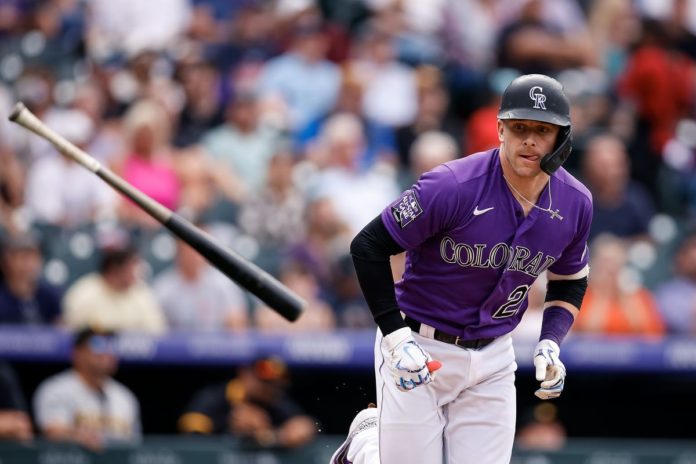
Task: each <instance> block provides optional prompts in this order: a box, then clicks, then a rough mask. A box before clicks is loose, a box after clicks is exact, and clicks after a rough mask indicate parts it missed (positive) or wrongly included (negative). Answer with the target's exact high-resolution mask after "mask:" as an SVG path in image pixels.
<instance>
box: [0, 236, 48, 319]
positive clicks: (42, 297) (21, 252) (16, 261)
mask: <svg viewBox="0 0 696 464" xmlns="http://www.w3.org/2000/svg"><path fill="white" fill-rule="evenodd" d="M42 264H43V259H42V254H41V250H40V249H39V242H38V239H37V238H36V237H34V236H33V235H31V234H30V233H22V234H12V235H7V236H6V237H4V240H2V242H1V249H0V324H27V325H35V324H52V323H54V322H56V321H57V320H58V317H59V316H60V313H61V296H62V295H61V293H62V292H61V289H59V288H56V287H54V286H52V285H50V284H48V283H47V282H45V281H44V280H43V279H42V278H41V269H42Z"/></svg>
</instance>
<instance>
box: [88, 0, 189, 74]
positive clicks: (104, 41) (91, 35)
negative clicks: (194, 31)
mask: <svg viewBox="0 0 696 464" xmlns="http://www.w3.org/2000/svg"><path fill="white" fill-rule="evenodd" d="M87 9H88V12H89V14H88V16H87V18H88V23H87V31H86V34H85V37H84V38H85V46H86V52H87V55H88V56H89V57H90V58H91V59H93V60H94V61H95V63H97V64H99V65H101V66H107V65H109V64H113V63H122V60H123V59H124V57H127V56H133V55H135V54H137V53H140V52H142V51H145V50H158V51H163V50H166V49H168V48H170V47H172V46H173V44H176V43H177V41H178V40H179V39H180V38H181V37H183V35H184V34H185V32H186V31H187V29H188V26H189V22H190V20H191V2H189V1H188V0H153V1H149V2H141V1H139V0H123V1H121V2H118V3H114V2H111V1H110V0H94V1H90V2H89V4H88V5H87Z"/></svg>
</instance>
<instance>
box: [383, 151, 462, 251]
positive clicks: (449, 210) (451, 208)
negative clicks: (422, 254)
mask: <svg viewBox="0 0 696 464" xmlns="http://www.w3.org/2000/svg"><path fill="white" fill-rule="evenodd" d="M458 185H459V184H458V183H457V180H456V179H455V176H454V174H453V173H452V171H451V170H450V168H449V167H447V166H445V165H442V166H439V167H437V168H435V169H433V170H432V171H429V172H426V173H425V174H423V175H422V176H421V178H420V179H419V180H418V182H417V183H416V184H415V185H413V187H411V188H410V189H408V190H406V191H405V192H403V193H402V194H401V196H400V197H399V198H398V199H396V200H395V201H394V202H392V203H391V204H390V205H389V206H387V207H386V208H385V209H384V210H383V211H382V221H383V222H384V225H385V226H386V227H387V230H389V233H390V234H391V236H392V237H393V238H394V240H395V241H396V242H397V243H398V244H399V245H401V246H402V247H403V248H404V249H407V250H408V249H411V248H414V247H416V246H418V245H420V244H421V243H423V242H424V241H425V240H427V239H428V238H430V237H432V236H433V235H435V234H436V233H437V232H439V231H441V230H443V229H445V228H448V227H449V226H450V225H451V224H453V223H454V222H455V220H456V214H457V212H458V211H459V208H458V206H459V205H458V203H459V191H458V190H459V189H458Z"/></svg>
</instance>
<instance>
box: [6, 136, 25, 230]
mask: <svg viewBox="0 0 696 464" xmlns="http://www.w3.org/2000/svg"><path fill="white" fill-rule="evenodd" d="M25 182H26V179H25V171H24V169H23V168H22V165H21V163H20V161H19V160H18V159H17V156H16V155H15V153H14V152H13V151H12V150H11V149H10V148H6V147H0V229H1V230H5V231H7V232H9V233H16V232H19V231H20V229H21V227H22V226H23V224H22V223H21V219H20V214H19V213H20V211H21V209H22V207H23V201H24V189H25Z"/></svg>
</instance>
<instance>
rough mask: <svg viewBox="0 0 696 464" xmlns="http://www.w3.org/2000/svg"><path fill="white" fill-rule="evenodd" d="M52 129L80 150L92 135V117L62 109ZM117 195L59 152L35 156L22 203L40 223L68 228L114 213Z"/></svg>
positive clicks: (102, 182)
mask: <svg viewBox="0 0 696 464" xmlns="http://www.w3.org/2000/svg"><path fill="white" fill-rule="evenodd" d="M52 128H53V129H54V130H55V131H56V132H58V133H59V134H61V135H62V136H63V137H65V138H66V140H68V141H69V142H72V143H73V144H75V145H76V146H77V147H78V148H81V149H82V150H87V146H88V144H89V143H90V141H91V140H92V137H93V135H94V125H93V123H92V121H91V119H90V118H89V117H88V116H87V115H86V114H85V113H83V112H82V111H80V110H65V111H62V112H61V114H60V115H59V116H56V117H55V123H54V124H53V125H52ZM117 198H118V197H117V196H116V192H115V191H114V190H113V189H112V188H111V187H109V186H108V185H107V184H106V183H104V181H103V180H101V179H99V178H98V177H97V176H95V175H94V174H93V173H92V172H90V171H89V170H87V169H85V168H84V166H81V165H79V164H78V163H77V162H75V161H73V160H72V159H70V158H68V157H66V156H62V155H59V154H56V156H50V157H48V156H47V157H43V158H40V159H38V160H37V161H36V162H35V163H34V164H33V165H32V167H31V169H30V170H29V173H28V177H27V185H26V193H25V205H26V207H27V209H28V210H29V211H30V213H31V214H32V216H33V219H34V220H35V221H36V222H38V223H41V224H52V225H57V226H61V227H64V228H68V229H70V228H75V227H79V226H81V225H84V224H87V223H89V222H92V221H93V220H95V219H96V218H97V217H110V216H114V215H115V207H116V201H117Z"/></svg>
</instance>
